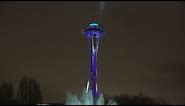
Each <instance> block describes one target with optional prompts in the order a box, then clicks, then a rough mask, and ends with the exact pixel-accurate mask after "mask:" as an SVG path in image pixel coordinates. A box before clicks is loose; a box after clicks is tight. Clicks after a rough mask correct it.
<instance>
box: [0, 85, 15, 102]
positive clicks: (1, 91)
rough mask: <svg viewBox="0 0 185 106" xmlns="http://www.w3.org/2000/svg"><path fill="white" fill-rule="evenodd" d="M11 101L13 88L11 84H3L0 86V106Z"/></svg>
mask: <svg viewBox="0 0 185 106" xmlns="http://www.w3.org/2000/svg"><path fill="white" fill-rule="evenodd" d="M12 100H13V87H12V84H11V83H6V82H3V83H2V84H1V86H0V104H2V105H6V104H11V101H12Z"/></svg>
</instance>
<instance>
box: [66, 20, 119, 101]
mask: <svg viewBox="0 0 185 106" xmlns="http://www.w3.org/2000/svg"><path fill="white" fill-rule="evenodd" d="M83 34H84V35H85V36H86V37H87V39H88V41H89V46H90V77H89V80H88V82H87V87H86V89H84V90H83V93H82V96H81V98H80V99H78V97H77V96H76V95H73V94H70V93H67V98H66V101H65V104H66V105H104V104H105V103H104V98H103V94H102V93H99V92H98V84H97V52H98V46H99V42H100V39H101V38H102V37H103V34H104V30H103V27H101V26H100V25H99V24H97V23H96V22H91V23H90V24H89V25H88V26H87V27H86V28H84V30H83ZM107 105H117V103H116V102H115V101H114V100H109V102H108V104H107Z"/></svg>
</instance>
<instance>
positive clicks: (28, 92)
mask: <svg viewBox="0 0 185 106" xmlns="http://www.w3.org/2000/svg"><path fill="white" fill-rule="evenodd" d="M17 100H18V102H19V103H20V104H37V103H42V94H41V90H40V85H39V83H38V82H36V80H34V79H32V78H30V77H22V79H21V81H20V84H19V89H18V92H17Z"/></svg>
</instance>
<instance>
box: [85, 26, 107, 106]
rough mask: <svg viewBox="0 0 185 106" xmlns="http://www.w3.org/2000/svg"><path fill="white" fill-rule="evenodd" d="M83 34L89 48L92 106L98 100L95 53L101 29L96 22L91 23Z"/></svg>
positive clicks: (102, 31)
mask: <svg viewBox="0 0 185 106" xmlns="http://www.w3.org/2000/svg"><path fill="white" fill-rule="evenodd" d="M83 34H84V35H85V36H86V37H87V39H88V42H89V47H90V77H89V80H90V85H89V86H90V89H91V90H92V96H93V104H94V105H96V104H97V99H98V98H99V93H98V84H97V52H98V46H99V42H100V39H101V38H102V37H103V34H104V30H103V27H102V26H100V25H99V24H97V23H96V22H91V23H89V24H88V26H87V27H85V28H84V29H83Z"/></svg>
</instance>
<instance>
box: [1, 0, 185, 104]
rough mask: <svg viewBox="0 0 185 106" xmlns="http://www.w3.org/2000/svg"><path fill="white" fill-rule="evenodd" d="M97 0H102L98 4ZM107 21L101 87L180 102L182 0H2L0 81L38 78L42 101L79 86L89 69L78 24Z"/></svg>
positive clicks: (184, 51)
mask: <svg viewBox="0 0 185 106" xmlns="http://www.w3.org/2000/svg"><path fill="white" fill-rule="evenodd" d="M100 5H101V6H100ZM95 19H97V20H98V22H99V24H101V25H102V26H103V27H104V29H105V36H104V38H103V39H102V40H101V42H100V46H99V52H98V79H99V90H100V92H102V93H104V94H108V95H117V94H120V93H122V92H127V93H129V94H138V93H139V92H143V94H144V95H146V96H151V97H156V98H159V99H165V100H167V101H169V102H170V103H175V104H185V21H184V20H185V2H162V1H161V2H160V1H159V2H133V1H132V2H128V1H127V2H104V4H102V3H100V2H59V1H58V2H51V1H50V2H49V1H48V2H46V1H45V2H41V1H39V2H36V1H34V2H31V1H30V2H26V1H25V2H23V1H22V2H21V1H20V2H18V1H17V2H12V1H9V2H5V1H4V2H3V1H2V2H0V83H2V82H3V81H7V82H12V83H13V86H14V88H15V90H17V88H18V84H19V81H20V78H21V77H22V76H24V75H25V76H31V77H32V78H34V79H36V80H38V81H39V82H40V86H41V89H42V94H43V99H44V102H61V101H63V100H64V98H65V96H66V91H71V92H73V93H76V94H81V92H82V89H83V88H84V87H85V84H86V81H87V79H88V76H89V48H88V42H87V39H86V38H85V36H84V35H82V33H81V29H82V28H83V27H85V26H87V25H88V23H89V22H90V21H93V20H95Z"/></svg>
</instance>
